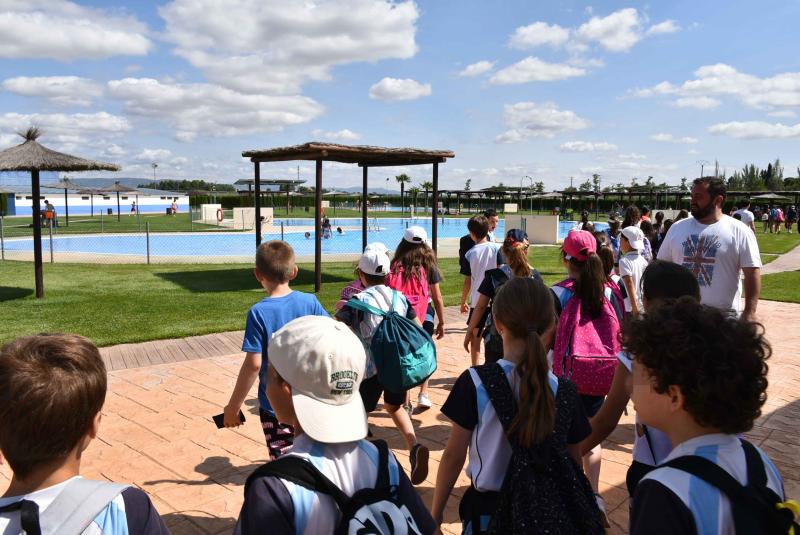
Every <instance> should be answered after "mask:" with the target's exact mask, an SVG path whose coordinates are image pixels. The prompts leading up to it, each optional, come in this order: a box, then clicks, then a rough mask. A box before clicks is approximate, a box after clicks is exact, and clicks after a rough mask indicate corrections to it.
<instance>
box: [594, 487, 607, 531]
mask: <svg viewBox="0 0 800 535" xmlns="http://www.w3.org/2000/svg"><path fill="white" fill-rule="evenodd" d="M594 499H595V501H596V502H597V508H598V509H600V521H601V522H602V523H603V527H604V528H610V527H611V524H610V523H609V522H608V515H607V514H606V501H605V500H604V499H603V497H602V496H600V495H599V494H597V493H595V495H594Z"/></svg>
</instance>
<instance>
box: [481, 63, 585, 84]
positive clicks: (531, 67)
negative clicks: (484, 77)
mask: <svg viewBox="0 0 800 535" xmlns="http://www.w3.org/2000/svg"><path fill="white" fill-rule="evenodd" d="M585 74H586V71H585V70H584V69H579V68H577V67H571V66H569V65H565V64H563V63H547V62H546V61H542V60H540V59H539V58H536V57H527V58H525V59H523V60H522V61H519V62H517V63H515V64H513V65H511V66H509V67H506V68H505V69H502V70H500V71H498V72H497V73H495V74H494V76H492V77H491V78H490V79H489V83H491V84H494V85H506V84H523V83H526V82H553V81H556V80H566V79H567V78H574V77H576V76H584V75H585Z"/></svg>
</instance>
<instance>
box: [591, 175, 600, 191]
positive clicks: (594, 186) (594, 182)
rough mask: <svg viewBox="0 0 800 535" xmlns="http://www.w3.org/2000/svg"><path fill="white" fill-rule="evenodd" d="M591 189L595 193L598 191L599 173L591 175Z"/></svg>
mask: <svg viewBox="0 0 800 535" xmlns="http://www.w3.org/2000/svg"><path fill="white" fill-rule="evenodd" d="M592 189H593V190H594V192H595V193H600V175H598V174H597V173H595V174H593V175H592Z"/></svg>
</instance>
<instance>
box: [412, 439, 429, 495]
mask: <svg viewBox="0 0 800 535" xmlns="http://www.w3.org/2000/svg"><path fill="white" fill-rule="evenodd" d="M429 455H430V451H429V450H428V448H426V447H425V446H423V445H422V444H419V443H417V444H414V447H413V448H411V483H412V484H413V485H419V484H420V483H422V482H423V481H425V478H426V477H428V456H429Z"/></svg>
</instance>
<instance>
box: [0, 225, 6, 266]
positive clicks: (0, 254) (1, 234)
mask: <svg viewBox="0 0 800 535" xmlns="http://www.w3.org/2000/svg"><path fill="white" fill-rule="evenodd" d="M5 238H6V237H5V229H4V228H3V214H0V260H5V259H6V244H5Z"/></svg>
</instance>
